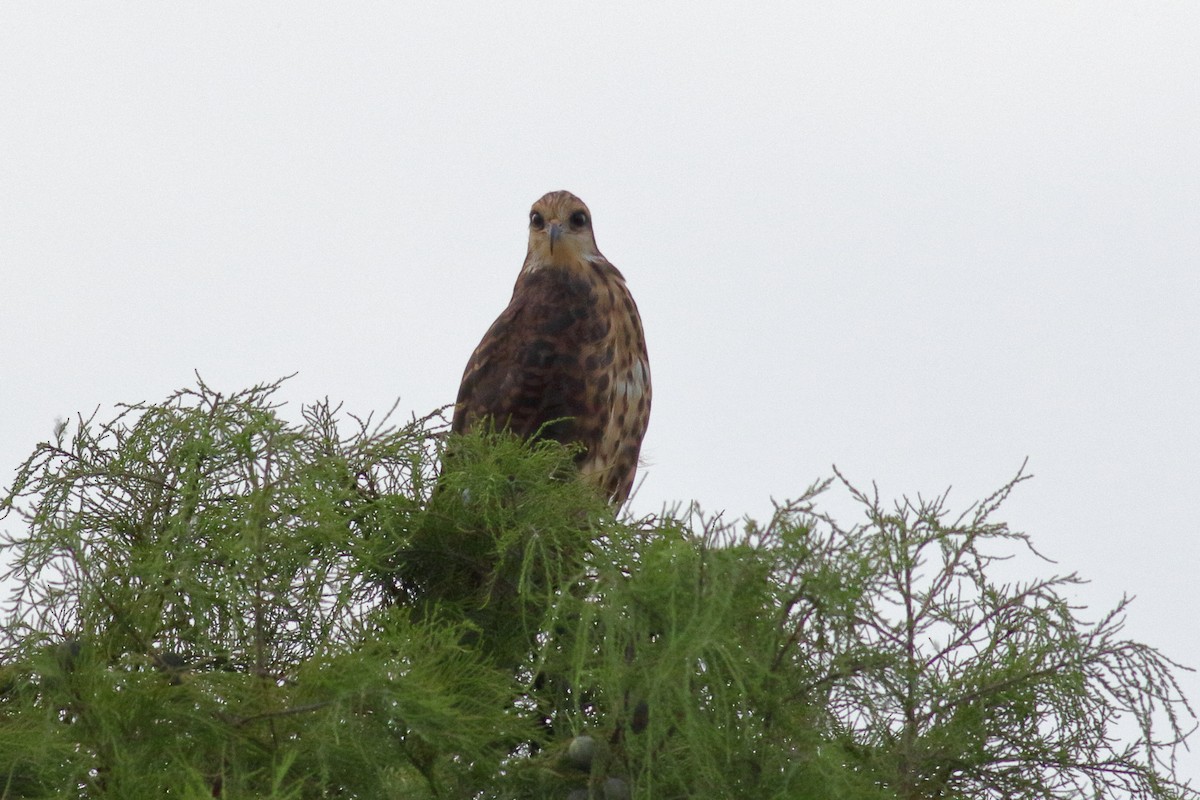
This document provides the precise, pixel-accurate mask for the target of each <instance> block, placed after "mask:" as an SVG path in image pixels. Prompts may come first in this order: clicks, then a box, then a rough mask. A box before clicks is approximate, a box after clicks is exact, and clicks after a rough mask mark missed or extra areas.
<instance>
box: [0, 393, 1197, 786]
mask: <svg viewBox="0 0 1200 800" xmlns="http://www.w3.org/2000/svg"><path fill="white" fill-rule="evenodd" d="M277 388H278V384H271V385H266V386H259V387H255V388H253V389H250V390H247V391H244V392H241V393H238V394H235V395H232V396H228V397H226V396H222V395H220V394H218V393H216V392H213V391H212V390H211V389H209V388H208V387H207V386H205V385H204V384H203V383H201V384H200V385H199V386H198V387H197V388H196V389H191V390H185V391H181V392H179V393H178V394H176V395H175V396H173V397H172V398H170V399H168V400H167V401H166V402H164V403H161V404H156V405H135V406H129V407H125V408H124V409H123V410H122V412H121V413H120V414H119V415H118V416H117V418H116V419H114V420H112V421H110V422H106V423H97V422H96V421H95V420H94V419H87V420H84V419H81V420H79V422H78V424H77V425H75V426H73V431H72V433H71V435H70V436H69V437H68V435H67V429H66V427H65V426H64V428H63V430H61V431H60V432H59V435H58V437H57V439H56V441H55V442H53V443H45V444H42V445H41V446H39V448H38V450H37V451H36V452H35V453H34V454H33V455H32V456H31V458H30V459H29V461H27V462H26V463H25V465H23V467H22V468H21V470H20V472H19V474H18V478H17V481H16V482H15V484H14V486H13V488H12V489H11V491H10V492H9V493H8V495H7V497H6V499H5V500H4V509H5V513H6V514H7V515H8V516H7V518H8V519H9V520H10V521H14V520H16V521H19V522H20V525H19V527H18V529H17V530H15V531H10V532H9V533H8V534H7V535H6V539H5V542H4V544H3V548H4V551H5V560H6V563H8V564H9V565H10V567H11V569H10V573H9V575H8V577H7V585H10V586H12V587H13V589H12V596H11V598H10V600H9V602H8V604H7V606H6V607H5V611H4V614H5V617H4V620H3V629H2V634H0V635H2V638H0V644H2V646H3V651H2V660H0V798H50V797H56V798H57V797H62V798H66V797H76V798H102V797H110V798H135V799H136V798H142V797H146V798H149V797H214V796H216V797H224V798H249V797H255V798H265V797H270V798H324V797H338V798H355V797H359V798H422V797H454V798H480V799H481V800H484V799H489V798H495V799H496V800H500V798H513V799H515V798H544V797H548V798H554V797H558V798H563V800H566V798H568V797H576V798H581V797H587V796H592V797H621V796H632V797H637V798H684V797H699V796H703V797H727V798H808V797H811V798H846V799H847V800H858V799H860V798H861V799H863V800H866V799H867V798H906V799H907V798H935V797H964V798H985V797H986V798H1001V797H1005V798H1007V797H1014V798H1044V797H1051V798H1053V797H1063V798H1066V797H1078V796H1096V797H1113V798H1115V797H1138V798H1172V797H1196V796H1197V795H1196V793H1195V792H1193V791H1192V790H1191V789H1189V788H1188V787H1187V786H1184V785H1180V783H1179V782H1178V781H1176V780H1175V779H1174V778H1173V773H1172V769H1171V766H1172V765H1171V762H1170V758H1171V753H1172V752H1173V749H1172V748H1173V745H1174V743H1175V742H1177V741H1178V740H1179V739H1180V736H1181V727H1182V726H1183V718H1184V717H1185V716H1189V715H1190V713H1191V711H1190V708H1188V706H1187V704H1186V702H1185V701H1184V699H1183V698H1182V696H1181V695H1180V693H1179V690H1178V686H1177V685H1176V684H1175V681H1174V678H1173V676H1172V669H1173V668H1174V667H1175V666H1176V665H1173V664H1172V663H1171V662H1170V661H1168V660H1167V659H1165V658H1164V657H1162V656H1161V655H1159V654H1158V653H1157V652H1156V651H1155V650H1153V649H1152V648H1149V647H1147V646H1145V645H1141V644H1138V643H1135V642H1130V641H1127V640H1124V639H1122V638H1121V637H1120V618H1121V612H1122V610H1123V608H1124V604H1122V605H1121V606H1120V607H1118V608H1117V609H1115V610H1114V611H1113V612H1112V613H1110V614H1107V615H1105V616H1103V617H1102V618H1101V619H1100V621H1099V622H1095V623H1087V622H1085V621H1083V620H1081V619H1080V618H1079V616H1078V610H1077V609H1073V608H1071V607H1070V606H1069V605H1068V604H1067V602H1066V600H1065V598H1064V594H1065V592H1066V590H1068V589H1069V588H1070V586H1071V585H1072V584H1073V583H1074V582H1075V581H1076V578H1074V576H1066V577H1052V578H1048V579H1041V580H1035V581H1031V582H1028V583H1020V584H1001V583H997V582H995V581H994V580H993V579H992V577H990V573H993V572H994V571H995V570H994V569H993V566H992V565H993V562H994V560H995V559H996V558H997V557H998V556H999V555H1002V554H1004V553H1005V552H1006V550H1005V549H1004V548H1005V547H1006V546H1011V545H1013V544H1017V545H1020V544H1025V543H1026V541H1025V537H1024V536H1023V535H1021V534H1016V533H1013V532H1010V531H1009V530H1008V529H1007V528H1006V527H1005V526H1004V525H1002V524H999V523H997V522H994V521H993V520H992V517H993V516H994V514H995V512H996V509H997V508H998V506H999V505H1000V503H1001V502H1002V501H1003V499H1004V498H1005V497H1006V496H1007V494H1008V493H1009V492H1010V491H1011V490H1012V489H1013V487H1014V486H1015V485H1016V484H1017V483H1018V482H1019V481H1020V480H1022V479H1023V478H1022V477H1021V476H1018V478H1016V479H1014V481H1012V482H1011V483H1010V484H1008V485H1007V486H1005V487H1004V488H1003V489H1002V490H1001V491H1000V492H999V493H997V495H995V496H993V497H991V498H988V499H987V500H985V501H984V502H983V503H981V504H979V505H977V506H975V507H973V508H972V509H970V510H969V511H968V512H967V513H966V514H963V515H961V516H958V517H954V518H951V516H950V513H949V512H948V511H947V510H946V509H945V503H944V498H939V499H937V500H935V501H933V502H921V503H917V504H910V503H909V502H907V501H902V502H900V503H898V504H896V505H895V506H894V507H892V508H886V509H885V508H884V506H883V505H882V504H881V502H880V501H879V498H878V497H869V496H867V495H865V494H863V493H860V492H857V491H856V490H854V489H853V487H851V486H850V485H849V484H848V483H846V482H845V481H844V480H843V481H842V484H841V485H843V486H844V487H845V488H846V489H847V490H848V491H850V493H851V495H852V496H853V497H855V498H856V499H857V501H858V502H859V503H860V505H861V507H862V508H863V510H864V512H865V514H864V518H863V522H861V523H860V524H857V525H854V526H851V527H848V528H846V527H843V526H840V525H839V524H838V523H837V522H835V521H834V520H832V519H830V518H828V517H826V516H824V515H823V514H821V513H820V511H819V510H818V509H817V506H816V502H817V499H818V496H819V495H820V494H821V492H823V491H826V490H828V488H829V487H830V485H831V482H829V481H827V482H825V483H822V484H820V485H815V486H813V487H810V488H809V489H808V490H807V491H806V492H804V493H803V494H802V496H801V497H800V499H798V500H796V501H794V502H789V503H786V504H782V505H779V506H778V507H777V508H776V511H775V513H774V515H773V516H772V518H771V519H770V520H768V521H766V523H764V524H761V525H760V524H756V523H753V522H746V523H745V524H744V525H741V526H735V525H729V524H725V523H723V522H722V521H721V520H720V519H719V518H710V517H705V516H704V515H703V514H701V513H700V512H699V511H698V510H696V509H694V508H693V509H690V510H688V511H687V512H686V513H682V514H681V513H670V514H664V515H662V516H660V517H654V518H648V519H644V520H640V521H628V520H618V519H615V518H614V517H613V515H612V512H611V510H610V509H608V508H607V506H606V505H605V504H604V502H603V501H602V500H601V499H600V498H598V497H597V496H596V495H595V493H594V492H593V491H592V490H591V489H590V488H589V487H588V486H587V485H586V484H584V483H583V482H581V481H579V480H576V479H574V477H573V475H572V469H573V467H572V454H571V453H570V452H569V451H567V450H565V449H564V448H562V447H560V446H558V445H556V444H553V443H540V444H533V445H529V444H526V443H522V442H518V441H516V440H514V439H512V438H511V437H506V436H503V435H496V434H490V433H480V434H475V435H472V436H469V437H455V438H451V439H447V438H446V436H445V434H444V427H443V426H442V425H441V424H440V423H439V418H438V417H437V416H431V417H428V418H424V419H418V420H413V421H412V422H410V423H408V424H405V425H399V426H391V425H388V424H387V423H386V420H385V421H384V423H380V424H373V423H372V420H370V419H366V420H359V419H357V418H353V417H350V418H349V422H347V421H346V419H344V418H340V417H341V416H342V415H340V412H339V410H338V409H336V408H331V407H330V406H329V404H328V403H321V404H316V405H313V406H310V407H306V408H305V409H304V410H303V412H302V421H301V422H300V423H298V424H293V423H288V422H286V421H284V419H283V418H282V417H281V416H280V413H279V408H278V407H277V406H276V405H273V403H272V399H271V398H272V394H273V393H274V392H275V390H276V389H277ZM345 427H349V428H350V429H351V430H350V432H349V433H343V431H342V428H345ZM839 477H840V476H839ZM1122 716H1123V717H1124V718H1125V719H1126V720H1128V719H1132V720H1133V721H1134V722H1135V723H1136V727H1137V729H1138V730H1140V732H1141V736H1140V740H1139V741H1135V742H1133V743H1131V744H1129V745H1124V744H1120V743H1119V742H1118V741H1117V740H1116V739H1115V738H1114V730H1115V724H1116V722H1117V720H1118V718H1119V717H1122Z"/></svg>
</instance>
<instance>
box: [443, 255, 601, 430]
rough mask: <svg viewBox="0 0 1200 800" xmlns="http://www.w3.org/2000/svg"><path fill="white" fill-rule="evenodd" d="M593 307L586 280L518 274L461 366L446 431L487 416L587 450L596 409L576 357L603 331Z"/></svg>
mask: <svg viewBox="0 0 1200 800" xmlns="http://www.w3.org/2000/svg"><path fill="white" fill-rule="evenodd" d="M594 310H595V296H594V292H593V287H592V285H591V284H590V283H589V282H587V281H585V280H580V279H578V278H573V277H571V276H569V275H565V274H562V273H557V272H554V271H549V270H547V271H543V272H538V273H534V274H532V275H523V276H522V277H521V278H520V280H519V281H518V284H517V288H516V290H515V291H514V292H513V297H512V301H511V302H510V303H509V305H508V308H506V309H505V310H504V312H503V313H502V314H501V315H500V316H499V318H497V319H496V321H495V322H494V323H493V324H492V327H491V328H489V329H488V332H487V333H486V334H485V335H484V337H483V340H482V341H481V342H480V343H479V346H478V347H476V348H475V352H474V353H473V354H472V356H471V360H470V361H469V362H468V363H467V368H466V371H465V372H464V373H463V379H462V384H461V385H460V387H459V390H458V399H457V401H456V403H455V408H454V419H453V421H452V423H451V429H452V430H453V431H454V432H456V433H462V432H464V431H467V430H469V429H470V428H471V427H473V426H474V425H475V424H477V423H478V422H480V421H481V420H483V419H485V418H491V419H492V420H493V421H494V422H495V424H496V426H497V427H498V428H508V429H509V430H511V431H512V432H513V433H515V434H517V435H518V436H524V437H529V436H534V435H535V434H538V433H539V432H540V433H541V435H542V436H545V437H547V438H551V439H557V440H558V441H561V442H564V443H567V442H575V441H578V442H581V443H582V444H583V445H584V447H588V446H589V445H590V444H591V442H590V441H589V440H591V439H594V438H596V437H597V436H598V435H599V432H598V430H597V431H596V433H595V434H593V435H591V436H589V435H588V434H589V429H590V428H593V427H595V428H597V429H598V428H599V426H598V425H596V424H595V422H596V421H598V420H596V418H597V416H598V412H599V409H598V408H596V406H595V403H594V400H595V399H596V398H595V396H594V394H593V393H589V391H588V388H589V386H588V384H589V380H588V375H587V370H586V368H585V365H584V360H583V358H581V355H582V353H583V352H584V350H585V349H587V345H588V343H589V341H594V340H596V339H598V338H601V337H602V336H603V331H602V330H600V329H599V328H598V326H597V320H596V317H595V314H594Z"/></svg>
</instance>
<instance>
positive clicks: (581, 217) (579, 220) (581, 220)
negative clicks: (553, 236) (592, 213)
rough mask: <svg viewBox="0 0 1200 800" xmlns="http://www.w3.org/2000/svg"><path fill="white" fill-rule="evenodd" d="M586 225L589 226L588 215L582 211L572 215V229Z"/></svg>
mask: <svg viewBox="0 0 1200 800" xmlns="http://www.w3.org/2000/svg"><path fill="white" fill-rule="evenodd" d="M584 225H587V214H585V213H583V212H582V211H576V212H575V213H574V214H572V215H571V227H572V228H582V227H583V226H584Z"/></svg>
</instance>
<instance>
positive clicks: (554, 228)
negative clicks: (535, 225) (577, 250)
mask: <svg viewBox="0 0 1200 800" xmlns="http://www.w3.org/2000/svg"><path fill="white" fill-rule="evenodd" d="M560 236H562V225H560V224H559V223H557V222H551V223H550V255H554V243H555V242H557V241H558V239H559V237H560Z"/></svg>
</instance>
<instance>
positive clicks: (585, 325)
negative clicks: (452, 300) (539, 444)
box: [451, 192, 650, 506]
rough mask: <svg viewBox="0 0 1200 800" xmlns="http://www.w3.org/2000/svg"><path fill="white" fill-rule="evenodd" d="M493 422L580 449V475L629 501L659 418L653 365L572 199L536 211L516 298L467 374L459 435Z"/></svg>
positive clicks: (618, 281)
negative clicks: (647, 438)
mask: <svg viewBox="0 0 1200 800" xmlns="http://www.w3.org/2000/svg"><path fill="white" fill-rule="evenodd" d="M485 418H490V419H491V420H493V422H494V424H495V425H496V427H497V428H508V429H509V430H511V431H512V432H513V433H516V434H517V435H518V436H523V437H531V436H534V435H540V436H542V437H545V438H548V439H555V440H557V441H560V442H563V443H564V444H570V443H579V444H581V445H583V450H582V452H581V453H580V454H579V456H578V459H577V461H578V464H579V469H580V471H581V472H582V473H583V475H584V476H586V478H587V479H588V480H591V481H592V482H594V483H595V484H596V485H597V486H598V487H599V488H600V490H601V491H602V492H603V493H604V495H605V496H606V497H608V498H609V499H610V500H611V501H612V502H613V503H614V504H615V505H617V506H620V505H621V504H622V503H624V502H625V499H626V498H627V497H629V490H630V489H631V488H632V486H633V476H634V474H635V473H636V472H637V463H638V451H639V450H640V449H641V446H642V436H643V435H645V433H646V424H647V423H648V421H649V419H650V365H649V362H648V361H647V359H646V338H645V336H644V334H643V333H642V320H641V317H640V316H638V310H637V306H636V305H635V304H634V302H633V297H632V295H630V294H629V289H628V288H626V286H625V278H624V277H622V275H621V273H620V272H618V271H617V268H616V267H614V266H613V265H612V264H610V263H608V259H606V258H605V257H604V256H603V255H602V254H601V253H600V251H599V250H598V249H597V248H596V238H595V236H594V235H593V233H592V215H591V212H589V211H588V207H587V206H586V205H584V204H583V201H582V200H580V199H579V198H578V197H576V196H575V195H573V194H571V193H570V192H551V193H550V194H548V195H546V196H545V197H543V198H542V199H541V200H538V201H537V202H536V203H534V204H533V208H532V209H531V210H530V212H529V251H528V253H526V255H525V264H524V265H523V266H522V267H521V274H520V275H518V276H517V283H516V286H515V287H514V288H513V294H512V300H510V301H509V303H508V308H506V309H504V313H502V314H501V315H500V316H499V317H498V318H497V319H496V321H495V322H494V323H492V327H491V328H489V329H488V332H487V333H486V334H484V337H483V341H481V342H480V343H479V346H478V347H476V348H475V352H474V353H473V354H472V355H471V360H470V361H469V362H467V368H466V370H465V371H464V372H463V379H462V385H461V386H460V387H459V390H458V400H457V402H456V404H455V407H454V421H453V423H452V424H451V428H452V430H453V431H454V432H455V433H463V432H465V431H467V430H469V429H470V428H471V427H472V426H474V425H475V424H477V423H478V422H480V421H481V420H483V419H485Z"/></svg>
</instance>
